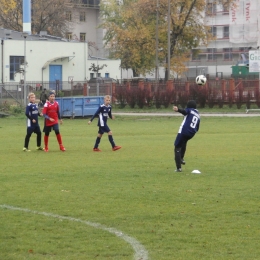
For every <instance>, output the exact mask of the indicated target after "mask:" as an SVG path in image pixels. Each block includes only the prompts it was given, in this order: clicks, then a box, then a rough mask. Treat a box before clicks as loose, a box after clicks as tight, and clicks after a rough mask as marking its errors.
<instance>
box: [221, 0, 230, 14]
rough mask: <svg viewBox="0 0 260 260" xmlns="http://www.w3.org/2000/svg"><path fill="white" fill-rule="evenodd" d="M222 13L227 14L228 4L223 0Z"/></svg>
mask: <svg viewBox="0 0 260 260" xmlns="http://www.w3.org/2000/svg"><path fill="white" fill-rule="evenodd" d="M222 5H223V9H222V10H223V14H229V6H228V2H227V1H226V2H224V3H223V4H222Z"/></svg>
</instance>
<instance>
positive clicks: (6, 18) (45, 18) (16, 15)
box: [0, 0, 74, 37]
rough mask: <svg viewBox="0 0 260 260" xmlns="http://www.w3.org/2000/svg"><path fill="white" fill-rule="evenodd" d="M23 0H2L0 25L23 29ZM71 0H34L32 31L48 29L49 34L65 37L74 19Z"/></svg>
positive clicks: (35, 32)
mask: <svg viewBox="0 0 260 260" xmlns="http://www.w3.org/2000/svg"><path fill="white" fill-rule="evenodd" d="M22 6H23V0H17V1H12V0H11V1H8V0H0V25H1V26H2V27H4V28H6V29H11V30H15V31H22V28H23V16H22V14H23V10H22ZM73 6H74V1H71V0H32V1H31V8H32V14H31V23H32V33H34V34H38V33H40V31H47V32H48V34H52V35H55V36H61V37H64V36H65V35H66V32H68V29H69V26H70V22H72V21H73V17H72V10H73Z"/></svg>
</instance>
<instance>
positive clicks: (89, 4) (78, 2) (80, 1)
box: [70, 0, 100, 9]
mask: <svg viewBox="0 0 260 260" xmlns="http://www.w3.org/2000/svg"><path fill="white" fill-rule="evenodd" d="M70 3H71V5H74V6H76V7H82V8H92V9H99V7H100V0H71V1H70Z"/></svg>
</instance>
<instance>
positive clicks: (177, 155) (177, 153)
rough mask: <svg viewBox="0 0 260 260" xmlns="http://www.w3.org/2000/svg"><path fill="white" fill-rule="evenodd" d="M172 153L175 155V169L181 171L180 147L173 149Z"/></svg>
mask: <svg viewBox="0 0 260 260" xmlns="http://www.w3.org/2000/svg"><path fill="white" fill-rule="evenodd" d="M174 153H175V164H176V167H177V169H181V148H180V147H175V148H174Z"/></svg>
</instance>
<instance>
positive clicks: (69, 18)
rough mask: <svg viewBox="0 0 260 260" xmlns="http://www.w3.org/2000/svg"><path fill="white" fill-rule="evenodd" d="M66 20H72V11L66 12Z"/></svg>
mask: <svg viewBox="0 0 260 260" xmlns="http://www.w3.org/2000/svg"><path fill="white" fill-rule="evenodd" d="M66 20H68V21H71V20H72V13H71V12H66Z"/></svg>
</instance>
